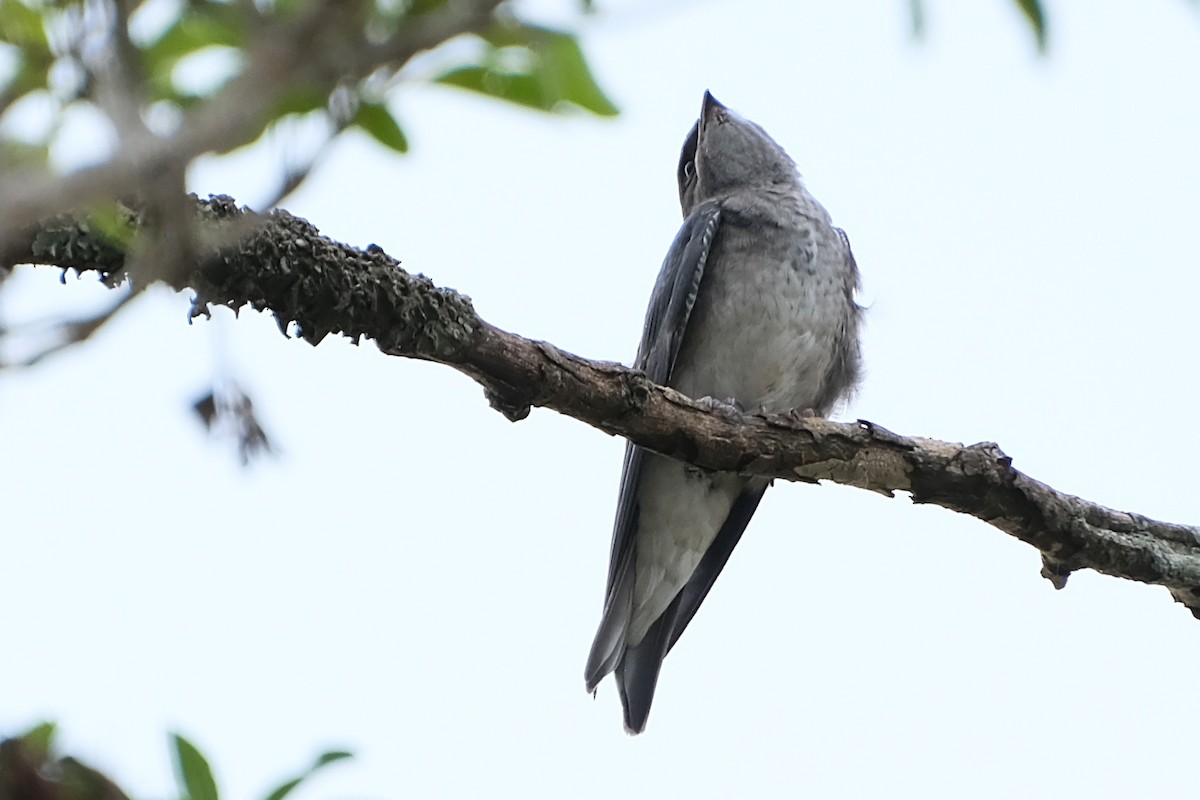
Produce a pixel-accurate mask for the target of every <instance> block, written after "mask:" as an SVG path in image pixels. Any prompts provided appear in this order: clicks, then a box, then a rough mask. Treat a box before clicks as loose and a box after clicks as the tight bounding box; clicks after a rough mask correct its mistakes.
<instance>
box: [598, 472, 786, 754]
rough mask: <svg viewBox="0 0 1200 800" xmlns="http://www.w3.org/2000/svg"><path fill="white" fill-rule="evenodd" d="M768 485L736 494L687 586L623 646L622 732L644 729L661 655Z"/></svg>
mask: <svg viewBox="0 0 1200 800" xmlns="http://www.w3.org/2000/svg"><path fill="white" fill-rule="evenodd" d="M766 491H767V484H763V485H762V486H756V487H753V486H752V487H747V488H746V490H745V491H744V492H742V493H741V494H740V495H738V498H737V500H735V501H734V503H733V507H732V508H731V509H730V510H729V516H728V517H726V518H725V522H724V524H723V525H721V530H720V531H718V532H717V536H716V538H715V539H713V543H712V544H711V545H709V548H708V551H707V552H705V554H704V557H703V558H701V559H700V563H699V564H697V565H696V570H695V571H694V572H693V573H692V577H691V579H690V580H688V582H687V584H686V585H685V586H684V587H683V588H682V589H680V590H679V594H677V595H675V599H674V600H673V601H672V602H671V605H669V606H667V609H666V611H664V612H663V613H662V616H660V617H659V618H658V619H657V620H655V621H654V624H653V625H651V626H650V630H648V631H646V635H645V637H643V639H642V641H641V642H639V643H638V644H637V645H636V646H635V647H626V649H625V655H624V658H622V660H621V663H620V665H618V666H617V670H616V672H617V688H618V689H619V690H620V692H621V706H622V707H623V708H624V709H625V730H626V731H628V732H629V733H632V734H636V733H641V732H642V731H643V730H645V728H646V718H647V717H648V716H649V715H650V704H651V703H652V702H654V688H655V686H656V685H657V684H658V672H659V670H660V669H662V662H663V659H664V658H666V656H667V653H668V652H669V651H670V650H671V648H672V647H674V646H675V642H677V641H679V635H680V634H681V633H683V629H684V628H686V627H687V626H688V623H689V622H691V621H692V617H694V616H695V615H696V609H697V608H699V607H700V604H701V603H702V602H704V598H705V597H707V596H708V592H709V590H710V589H712V586H713V583H714V582H715V581H716V580H717V576H718V575H720V574H721V570H722V569H724V568H725V564H726V562H728V561H729V555H730V553H732V552H733V548H734V547H735V546H736V545H737V543H738V541H739V540H740V539H741V538H742V532H743V531H745V530H746V526H747V525H748V524H749V523H750V518H751V517H752V516H754V512H755V511H756V510H757V509H758V503H759V501H761V500H762V497H763V493H764V492H766Z"/></svg>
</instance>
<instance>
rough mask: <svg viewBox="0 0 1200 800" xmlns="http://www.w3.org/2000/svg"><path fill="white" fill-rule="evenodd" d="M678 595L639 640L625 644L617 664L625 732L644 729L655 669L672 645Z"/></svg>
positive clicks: (677, 612) (639, 731)
mask: <svg viewBox="0 0 1200 800" xmlns="http://www.w3.org/2000/svg"><path fill="white" fill-rule="evenodd" d="M681 594H682V593H681ZM679 597H680V596H679V595H676V597H675V599H674V600H673V601H671V605H669V606H667V610H666V611H664V612H663V613H662V616H660V617H659V618H658V619H656V620H655V621H654V624H653V625H651V626H650V630H648V631H646V635H645V636H644V637H642V641H640V642H638V644H637V645H635V646H634V647H626V648H625V657H624V658H622V659H621V663H620V665H619V666H618V667H617V675H616V678H617V689H618V690H619V691H620V693H621V707H622V708H623V709H624V710H625V732H626V733H629V734H638V733H641V732H642V731H644V730H645V729H646V717H648V716H650V704H651V703H653V702H654V687H655V686H657V685H658V671H659V670H660V669H662V662H663V659H664V658H665V657H666V655H667V651H668V650H670V649H671V642H672V641H673V637H672V632H673V630H674V628H675V620H676V618H677V617H678V615H679Z"/></svg>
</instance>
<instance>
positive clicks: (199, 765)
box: [0, 722, 352, 800]
mask: <svg viewBox="0 0 1200 800" xmlns="http://www.w3.org/2000/svg"><path fill="white" fill-rule="evenodd" d="M55 733H56V728H55V726H54V725H53V724H52V723H48V722H44V723H42V724H40V725H37V726H35V727H33V728H32V729H30V730H28V731H26V732H25V733H23V734H21V735H19V736H14V737H12V738H11V739H3V740H0V799H2V800H128V795H126V794H125V793H124V792H123V791H122V790H121V789H120V788H119V787H118V786H117V785H116V784H115V783H113V781H111V780H109V779H108V778H107V777H105V776H104V775H102V774H101V773H99V772H97V771H96V770H94V769H92V768H91V767H89V766H86V765H84V764H83V763H81V762H80V761H78V760H76V759H74V758H71V757H70V756H60V755H58V753H57V751H56V748H55V746H54V738H55ZM171 748H172V755H173V757H174V761H175V774H176V776H177V780H178V792H179V795H178V796H179V798H180V800H220V794H219V793H218V791H217V782H216V780H215V779H214V778H213V774H212V768H211V767H209V765H208V761H207V760H206V759H205V758H204V756H203V755H202V754H201V753H200V751H199V750H198V749H197V748H196V746H195V745H193V744H192V743H191V742H189V741H188V740H187V739H185V738H183V737H182V736H180V735H179V734H172V735H171ZM347 758H352V755H351V754H350V753H347V752H345V751H343V750H332V751H329V752H327V753H322V754H321V755H320V756H318V757H317V759H316V761H314V762H313V764H312V766H310V767H308V768H307V769H305V770H303V771H301V772H300V773H298V774H296V775H295V776H294V777H292V778H289V779H288V780H286V781H284V782H283V783H281V784H279V785H278V786H277V787H275V788H274V789H272V790H271V791H270V792H268V793H267V795H266V798H265V800H284V798H286V797H287V796H288V795H290V794H291V793H292V792H293V791H294V790H295V789H296V788H297V787H299V786H300V785H301V784H303V783H304V782H305V781H306V780H308V779H309V778H310V777H311V776H312V775H313V774H314V773H316V772H317V771H318V770H320V769H322V768H323V767H325V766H326V765H328V764H333V763H335V762H338V761H342V760H344V759H347Z"/></svg>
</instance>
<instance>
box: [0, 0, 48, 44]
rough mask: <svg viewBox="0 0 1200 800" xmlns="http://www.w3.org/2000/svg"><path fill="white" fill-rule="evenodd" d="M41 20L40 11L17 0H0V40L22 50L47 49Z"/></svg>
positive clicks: (44, 30) (44, 29)
mask: <svg viewBox="0 0 1200 800" xmlns="http://www.w3.org/2000/svg"><path fill="white" fill-rule="evenodd" d="M43 22H44V20H43V19H42V14H41V12H39V11H38V10H36V9H34V8H30V7H29V6H27V5H25V4H24V3H21V2H19V0H0V42H8V43H9V44H13V45H16V46H17V47H19V48H21V49H22V50H27V49H29V48H31V47H35V48H39V49H42V50H47V51H48V48H49V44H48V43H47V41H46V28H45V25H44V24H43Z"/></svg>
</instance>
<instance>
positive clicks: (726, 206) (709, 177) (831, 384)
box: [584, 92, 861, 733]
mask: <svg viewBox="0 0 1200 800" xmlns="http://www.w3.org/2000/svg"><path fill="white" fill-rule="evenodd" d="M678 179H679V201H680V204H681V205H682V206H683V216H684V221H683V227H682V228H680V229H679V233H678V234H677V235H676V236H675V241H674V242H673V243H672V244H671V249H670V250H669V251H668V252H667V257H666V260H665V261H664V262H663V265H662V270H661V272H660V273H659V275H658V281H657V282H656V284H655V286H654V292H653V294H652V295H651V298H650V307H649V309H648V310H647V312H646V324H645V329H644V330H643V332H642V341H641V345H640V346H639V348H638V354H637V361H636V363H635V365H634V366H635V367H636V368H637V369H640V370H642V371H644V372H645V373H646V375H647V377H649V378H650V380H652V381H654V382H656V383H661V384H665V385H667V386H670V387H672V388H674V389H677V390H679V391H680V392H683V393H684V394H686V395H688V396H690V397H695V398H716V399H719V400H722V401H725V400H727V399H732V400H736V401H737V402H738V403H740V404H741V405H742V406H743V407H744V408H746V409H748V410H750V411H758V410H766V411H770V412H784V411H792V410H796V411H804V412H809V411H812V412H816V413H818V414H822V415H824V414H827V413H829V411H831V410H832V409H833V407H834V406H835V405H836V404H837V403H838V402H839V401H840V400H843V399H845V398H846V397H847V396H848V395H849V394H850V393H851V392H852V391H853V389H854V387H855V384H856V382H857V380H858V375H859V363H860V355H859V338H858V331H859V325H860V316H861V309H860V307H859V306H858V305H857V304H856V303H855V300H854V293H855V290H856V289H857V288H858V283H859V277H858V268H857V267H856V266H855V263H854V257H853V255H851V253H850V244H849V241H848V240H847V239H846V234H845V233H844V232H843V231H841V230H840V229H838V228H835V227H834V226H833V223H832V222H831V221H830V218H829V214H828V213H827V212H826V211H825V209H824V208H822V207H821V204H820V203H818V202H817V201H816V200H815V199H813V197H812V195H810V194H809V193H808V191H807V190H806V189H805V187H804V183H803V182H802V180H801V178H800V174H799V172H797V170H796V165H795V163H794V162H793V161H792V159H791V158H789V157H788V155H787V153H785V152H784V150H783V148H782V147H780V146H779V145H778V144H776V143H775V141H774V140H772V139H771V137H770V136H768V135H767V133H766V132H765V131H764V130H763V129H762V128H760V127H759V126H758V125H755V124H754V123H753V122H750V121H749V120H747V119H743V118H742V117H740V116H738V115H737V114H736V113H734V112H733V111H731V110H729V109H728V108H726V107H725V106H723V105H721V104H720V103H718V102H717V101H716V99H714V98H713V96H712V95H711V94H709V93H708V92H705V94H704V102H703V105H702V106H701V110H700V119H699V121H698V122H697V123H696V125H695V126H693V127H692V130H691V132H690V133H689V134H688V138H687V141H686V142H685V143H684V145H683V152H682V154H681V155H680V159H679V170H678ZM767 485H768V481H767V480H766V479H764V478H746V477H742V476H739V475H737V474H735V473H723V472H717V473H713V472H703V471H701V470H698V469H696V468H695V467H689V466H687V465H685V464H683V463H682V462H679V461H675V460H673V459H670V458H666V457H664V456H660V455H656V454H654V453H651V452H649V451H647V450H643V449H642V448H640V447H636V446H634V445H632V444H630V445H628V446H627V448H626V450H625V463H624V468H623V470H622V473H621V489H620V494H619V496H618V499H617V513H616V522H615V525H614V529H613V543H612V555H611V561H610V563H609V570H608V588H607V593H606V597H605V602H604V615H603V617H602V619H601V621H600V629H599V630H598V631H597V632H596V639H595V641H594V642H593V643H592V650H591V653H590V654H589V656H588V662H587V668H586V670H585V674H584V677H585V680H586V682H587V689H588V691H589V692H593V691H594V690H595V688H596V685H597V684H598V683H599V682H600V681H601V680H602V679H603V678H604V677H605V676H606V675H608V674H609V673H612V672H615V673H616V681H617V688H618V690H619V691H620V695H621V705H622V706H623V707H624V711H625V729H626V730H627V731H628V732H629V733H640V732H641V731H642V730H643V729H644V728H645V726H646V717H647V715H648V714H649V713H650V704H651V702H652V700H653V698H654V688H655V685H656V684H657V682H658V673H659V669H660V667H661V666H662V661H663V658H665V657H666V654H667V652H668V651H669V650H670V649H671V648H672V647H673V646H674V644H675V642H676V641H677V640H678V639H679V635H680V634H681V633H683V630H684V628H686V627H687V624H688V622H690V621H691V619H692V616H693V615H694V614H695V613H696V609H697V608H699V606H700V604H701V603H702V602H703V601H704V598H705V596H706V595H707V594H708V591H709V589H711V588H712V585H713V582H714V581H715V580H716V579H717V576H718V575H719V574H720V572H721V569H722V568H723V567H724V566H725V562H726V561H727V560H728V559H729V554H730V553H731V552H732V551H733V548H734V546H735V545H736V544H737V542H738V540H739V539H740V538H741V536H742V532H743V531H744V530H745V529H746V525H747V523H749V522H750V517H751V516H753V514H754V511H755V509H756V508H757V507H758V503H759V501H760V500H761V499H762V496H763V492H765V491H766V489H767Z"/></svg>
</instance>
